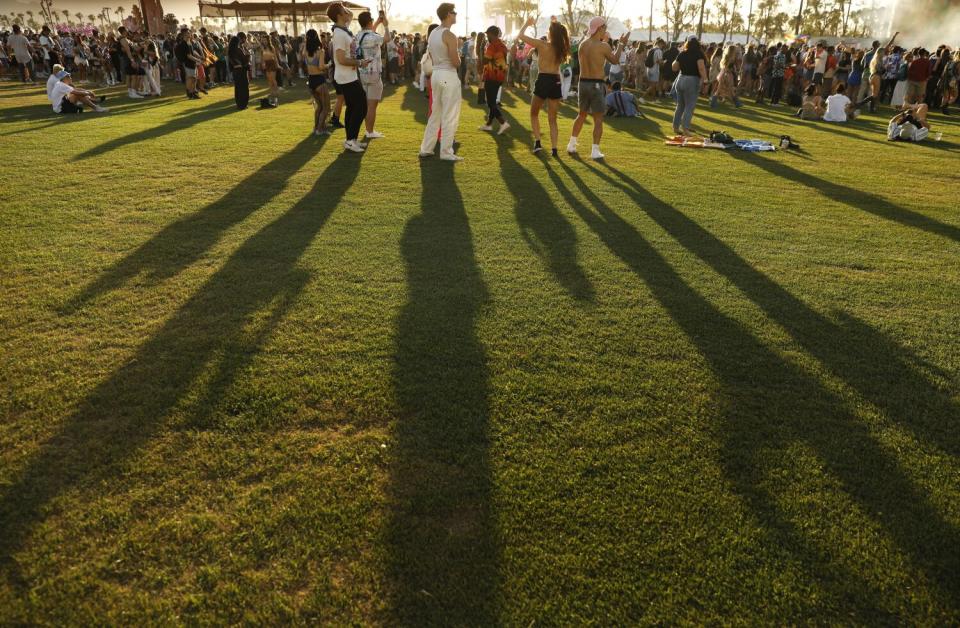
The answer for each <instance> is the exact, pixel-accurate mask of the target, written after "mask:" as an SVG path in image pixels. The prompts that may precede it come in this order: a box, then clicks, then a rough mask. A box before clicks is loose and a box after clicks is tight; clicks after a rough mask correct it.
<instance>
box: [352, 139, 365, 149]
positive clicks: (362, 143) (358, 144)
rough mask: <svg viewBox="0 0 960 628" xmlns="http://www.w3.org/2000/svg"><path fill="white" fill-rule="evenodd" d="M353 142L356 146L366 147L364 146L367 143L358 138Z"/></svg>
mask: <svg viewBox="0 0 960 628" xmlns="http://www.w3.org/2000/svg"><path fill="white" fill-rule="evenodd" d="M353 143H354V144H356V145H357V146H359V147H360V148H366V147H367V143H366V142H361V141H360V140H353Z"/></svg>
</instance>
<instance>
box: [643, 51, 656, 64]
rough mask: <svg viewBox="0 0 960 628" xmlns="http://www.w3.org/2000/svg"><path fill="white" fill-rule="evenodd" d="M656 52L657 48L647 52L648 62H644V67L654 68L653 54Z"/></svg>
mask: <svg viewBox="0 0 960 628" xmlns="http://www.w3.org/2000/svg"><path fill="white" fill-rule="evenodd" d="M655 50H656V48H651V49H650V50H649V51H648V52H647V58H646V60H645V61H644V62H643V65H645V66H647V67H648V68H652V67H653V66H654V61H653V53H654V51H655Z"/></svg>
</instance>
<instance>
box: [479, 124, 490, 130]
mask: <svg viewBox="0 0 960 628" xmlns="http://www.w3.org/2000/svg"><path fill="white" fill-rule="evenodd" d="M477 130H478V131H492V130H493V127H492V126H490V125H489V124H482V125H480V126H478V127H477Z"/></svg>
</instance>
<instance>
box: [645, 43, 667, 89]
mask: <svg viewBox="0 0 960 628" xmlns="http://www.w3.org/2000/svg"><path fill="white" fill-rule="evenodd" d="M666 46H667V44H666V42H664V41H663V40H662V39H660V38H659V37H657V42H656V43H655V44H654V45H653V46H651V47H650V50H648V51H647V54H646V55H645V56H644V58H643V65H644V69H645V70H646V73H647V91H646V93H645V94H644V96H646V97H647V98H648V99H650V100H659V98H660V93H661V90H660V66H661V65H663V49H664V48H666Z"/></svg>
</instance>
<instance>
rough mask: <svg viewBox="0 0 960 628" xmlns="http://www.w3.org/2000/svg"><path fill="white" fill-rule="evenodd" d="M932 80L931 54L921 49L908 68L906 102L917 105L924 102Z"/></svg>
mask: <svg viewBox="0 0 960 628" xmlns="http://www.w3.org/2000/svg"><path fill="white" fill-rule="evenodd" d="M929 80H930V53H929V52H927V51H926V50H925V49H923V48H921V49H920V50H919V51H918V53H917V55H916V57H915V58H914V59H913V60H912V61H910V64H909V65H908V66H907V95H906V97H905V98H904V102H905V103H907V104H908V105H915V104H917V103H921V102H923V98H924V96H925V95H926V93H927V81H929Z"/></svg>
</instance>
